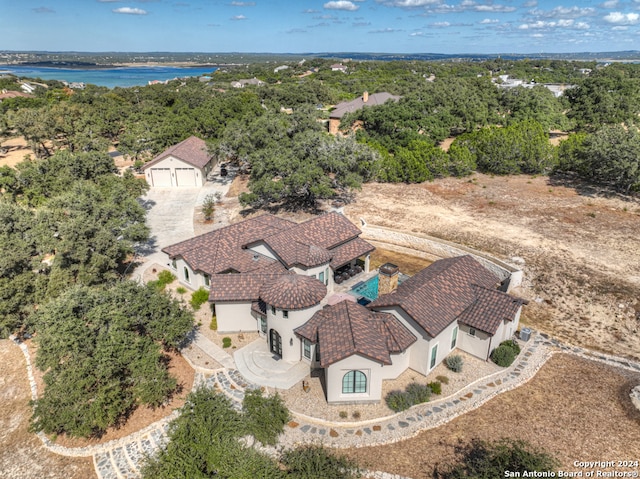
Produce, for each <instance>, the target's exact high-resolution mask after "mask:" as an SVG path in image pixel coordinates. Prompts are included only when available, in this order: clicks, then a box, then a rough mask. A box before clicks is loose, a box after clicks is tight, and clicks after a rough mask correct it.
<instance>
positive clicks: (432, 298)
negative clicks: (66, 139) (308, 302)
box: [368, 255, 499, 337]
mask: <svg viewBox="0 0 640 479" xmlns="http://www.w3.org/2000/svg"><path fill="white" fill-rule="evenodd" d="M498 282H499V279H498V277H497V276H495V275H494V274H493V273H492V272H491V271H489V270H488V269H486V268H485V267H484V266H482V265H481V264H480V263H479V262H478V261H476V260H475V259H474V258H473V257H471V256H469V255H466V256H458V257H455V258H447V259H441V260H438V261H436V262H435V263H432V264H431V265H430V266H428V267H427V268H425V269H423V270H422V271H420V272H419V273H417V274H416V275H414V276H412V277H411V278H409V279H408V280H406V281H405V282H403V283H402V284H401V285H400V286H398V289H397V290H396V291H394V292H392V293H389V294H385V295H383V296H380V297H379V298H378V299H376V300H375V301H373V302H372V303H370V304H369V305H368V306H369V307H370V308H372V309H378V308H387V307H393V306H397V307H400V308H401V309H403V310H404V311H405V312H406V313H407V314H408V315H409V316H410V317H411V318H413V319H414V320H415V321H416V323H418V325H419V326H420V327H421V328H422V329H424V330H425V331H426V332H427V333H428V334H429V335H430V336H431V337H436V336H437V335H438V334H439V333H440V332H441V331H442V330H444V329H445V328H446V327H447V326H449V325H450V324H451V323H452V322H454V321H455V320H456V319H457V318H458V317H459V316H460V315H461V314H462V313H463V312H464V311H465V310H466V309H467V308H468V307H469V306H471V305H472V304H473V303H475V302H476V301H477V300H478V297H477V292H476V288H475V287H474V286H481V287H483V288H487V289H495V287H496V285H497V284H498ZM484 300H486V298H484V299H483V301H484Z"/></svg>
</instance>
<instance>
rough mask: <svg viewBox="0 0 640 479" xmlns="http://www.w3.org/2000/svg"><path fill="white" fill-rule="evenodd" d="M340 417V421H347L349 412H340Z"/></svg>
mask: <svg viewBox="0 0 640 479" xmlns="http://www.w3.org/2000/svg"><path fill="white" fill-rule="evenodd" d="M338 416H340V419H347V416H349V415H348V414H347V411H340V412H339V413H338Z"/></svg>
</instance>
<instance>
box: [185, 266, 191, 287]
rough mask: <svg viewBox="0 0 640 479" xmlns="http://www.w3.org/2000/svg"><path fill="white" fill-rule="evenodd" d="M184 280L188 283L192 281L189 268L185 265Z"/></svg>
mask: <svg viewBox="0 0 640 479" xmlns="http://www.w3.org/2000/svg"><path fill="white" fill-rule="evenodd" d="M184 280H185V281H186V282H187V283H190V282H191V281H190V280H189V269H188V268H187V267H186V266H185V267H184Z"/></svg>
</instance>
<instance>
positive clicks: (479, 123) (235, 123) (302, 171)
mask: <svg viewBox="0 0 640 479" xmlns="http://www.w3.org/2000/svg"><path fill="white" fill-rule="evenodd" d="M285 64H286V63H285ZM330 64H331V62H330V61H328V60H324V59H310V60H309V61H306V62H304V63H293V62H292V63H288V64H287V65H288V66H289V68H288V69H283V70H278V71H277V72H276V71H275V69H274V64H260V63H254V64H250V65H245V66H237V67H225V68H221V69H219V70H218V71H217V72H216V73H215V74H214V75H213V78H212V81H211V82H209V83H203V82H199V81H198V80H197V79H188V80H180V81H174V82H169V84H168V85H151V86H145V87H138V88H114V89H112V90H109V89H106V88H100V87H95V86H91V85H89V86H88V87H87V88H86V89H85V90H83V91H76V92H73V93H71V92H70V91H69V90H68V89H64V88H61V86H60V85H59V84H57V83H56V82H49V83H50V84H51V87H50V88H49V89H48V90H46V91H45V90H44V89H43V90H42V91H40V92H39V93H38V96H37V98H15V99H8V100H5V101H3V102H2V103H1V104H0V131H1V132H2V134H3V135H5V136H7V135H11V134H20V135H22V136H24V137H25V138H26V139H27V141H28V142H29V145H30V146H31V148H32V150H33V152H34V155H35V156H36V157H37V158H46V157H49V156H51V155H52V154H54V153H55V152H56V151H58V150H66V151H70V152H83V153H88V152H103V151H105V150H106V148H107V147H108V146H109V145H115V146H116V147H117V148H118V149H119V150H120V151H121V152H122V153H124V154H126V155H129V156H131V157H132V158H134V159H136V160H137V166H141V165H142V164H143V162H144V161H145V160H147V159H149V158H151V157H153V156H154V155H156V154H157V153H159V152H161V151H163V150H164V149H166V148H167V147H169V146H171V145H173V144H176V143H178V142H179V141H181V140H183V139H184V138H186V137H188V136H190V135H196V136H199V137H201V138H203V139H205V140H207V141H208V143H209V144H210V148H211V151H212V152H213V153H215V154H216V156H217V157H218V158H219V160H220V161H234V162H238V163H239V164H240V165H241V166H242V167H243V169H244V170H246V171H247V172H250V174H251V177H250V178H251V181H250V184H249V188H250V190H251V192H250V194H248V195H245V196H244V197H243V202H244V203H245V204H247V205H252V206H254V207H262V206H267V205H271V204H279V203H282V202H285V203H290V204H292V205H298V206H305V205H306V206H314V205H315V204H316V202H317V200H319V199H327V198H332V197H342V198H343V199H346V200H348V199H349V197H350V195H351V192H352V191H353V189H354V188H357V187H358V186H359V185H361V184H362V183H363V182H367V181H383V182H420V181H425V180H430V179H433V178H437V177H442V176H449V175H466V174H469V173H470V172H473V171H483V172H489V173H494V174H513V173H519V172H527V173H543V174H545V173H551V172H553V171H556V170H557V169H561V170H562V171H571V172H573V173H575V174H578V175H580V176H581V177H583V178H584V179H585V180H587V181H591V182H601V183H605V184H607V185H610V186H611V187H614V188H618V189H621V190H624V191H633V190H635V189H638V188H639V187H640V186H639V185H638V183H639V181H640V180H639V179H638V173H637V164H636V163H634V162H633V161H631V162H630V163H629V162H627V163H628V164H627V163H621V162H620V159H619V158H617V156H616V155H615V154H614V153H615V152H614V151H613V150H615V149H616V148H617V146H616V145H613V144H612V145H610V148H611V150H612V151H604V152H603V153H604V154H603V155H601V157H603V158H617V159H616V160H615V163H616V166H615V167H614V169H616V168H619V169H622V170H624V171H625V173H624V174H623V175H620V174H618V175H617V177H619V178H620V179H621V182H618V181H617V180H616V175H612V174H609V173H607V174H605V173H604V170H607V171H608V170H609V169H610V168H609V167H607V168H604V169H596V173H595V174H593V173H586V170H585V167H584V165H586V164H587V163H588V162H589V161H591V160H589V161H587V162H585V161H583V160H581V161H582V163H581V164H580V165H578V164H574V163H572V162H573V161H574V157H575V155H573V156H572V155H569V156H567V153H566V150H567V148H566V147H565V148H549V147H548V146H546V145H543V143H544V142H545V141H546V139H547V138H546V137H547V135H548V134H549V132H551V131H563V132H568V133H570V134H571V135H579V136H580V138H582V136H583V135H586V137H585V138H591V135H596V134H597V133H599V132H600V133H599V135H600V137H602V136H607V133H606V132H607V131H608V130H609V129H610V128H611V127H614V126H616V125H617V126H620V125H623V127H624V128H625V129H627V130H628V131H630V132H635V131H636V130H637V118H638V114H639V113H640V111H638V110H639V108H640V107H639V106H638V105H640V102H638V100H639V99H640V83H639V82H640V67H638V66H637V65H633V64H629V65H625V64H614V65H609V66H606V67H600V66H598V65H596V64H595V63H593V62H569V61H559V60H520V61H511V60H501V59H494V60H490V61H486V62H460V63H447V62H420V61H392V62H379V61H374V62H355V61H352V62H348V63H346V66H347V73H343V72H339V71H331V69H330V68H329V66H330ZM589 70H590V71H591V73H590V74H588V75H587V74H585V73H583V72H584V71H589ZM503 74H507V75H510V76H512V77H519V78H523V79H525V80H527V81H535V82H538V83H541V82H548V81H553V82H556V83H564V84H571V85H575V86H574V87H573V88H569V89H567V90H566V91H565V94H564V95H562V96H560V97H556V96H555V95H554V94H553V93H552V92H551V91H549V90H548V89H547V88H545V87H544V86H542V85H538V86H535V87H533V88H524V87H516V88H509V89H501V88H497V86H496V84H495V82H494V81H492V79H493V80H495V79H496V78H497V76H498V75H503ZM252 77H258V78H260V79H261V80H262V81H264V82H265V85H264V86H260V87H257V86H247V87H245V88H241V89H237V88H232V87H231V82H232V81H234V80H238V79H241V78H252ZM363 91H369V92H372V93H373V92H379V91H388V92H389V93H392V94H395V95H399V96H401V99H400V100H399V101H398V102H388V103H387V104H385V105H379V106H373V107H367V108H363V109H361V110H359V111H356V112H354V113H352V114H349V115H346V116H345V117H344V118H343V121H342V125H341V126H342V132H343V133H344V134H345V135H346V136H348V137H349V138H348V139H347V140H345V139H344V138H341V137H332V136H329V135H328V134H327V133H326V126H324V125H323V122H326V121H327V118H328V111H327V110H328V107H329V106H330V105H333V104H335V103H338V102H340V101H343V100H350V99H353V98H356V97H357V96H359V95H361V94H362V92H363ZM291 112H293V113H292V114H291ZM353 125H357V128H355V131H354V129H353V128H352V127H353ZM500 130H503V131H500ZM601 130H602V131H603V132H601ZM631 134H632V133H631ZM449 137H454V138H455V139H456V140H455V141H454V143H453V145H452V147H451V149H450V150H449V151H448V152H446V153H444V152H442V151H440V149H439V148H437V147H438V145H439V144H440V143H441V142H442V141H443V140H444V139H445V138H449ZM570 141H571V142H574V141H575V140H574V139H573V138H572V139H571V140H570ZM589 141H591V140H589ZM594 141H596V142H597V138H596V139H594ZM587 144H589V142H587ZM626 145H627V146H628V147H629V148H632V150H630V151H629V152H628V156H629V158H632V157H633V156H634V154H635V153H636V151H635V150H633V148H634V146H633V142H629V143H627V144H626ZM519 155H520V156H521V158H519V159H514V156H519ZM536 155H537V157H536V158H533V157H534V156H536ZM583 156H584V155H583ZM636 156H637V155H636ZM328 158H330V161H329V159H328ZM593 161H597V160H593ZM634 168H635V169H634ZM293 172H295V174H293Z"/></svg>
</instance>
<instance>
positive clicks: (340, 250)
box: [331, 238, 375, 270]
mask: <svg viewBox="0 0 640 479" xmlns="http://www.w3.org/2000/svg"><path fill="white" fill-rule="evenodd" d="M374 250H375V248H374V247H373V245H371V244H369V243H367V242H366V241H365V240H363V239H362V238H356V239H354V240H352V241H348V242H346V243H344V244H341V245H340V246H338V247H336V248H334V249H332V250H331V254H332V256H333V258H332V259H331V267H332V268H333V269H334V270H335V269H338V268H339V267H340V266H342V265H345V264H347V263H348V262H349V261H351V260H353V259H355V258H359V257H360V256H364V255H365V254H369V253H371V252H372V251H374Z"/></svg>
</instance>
